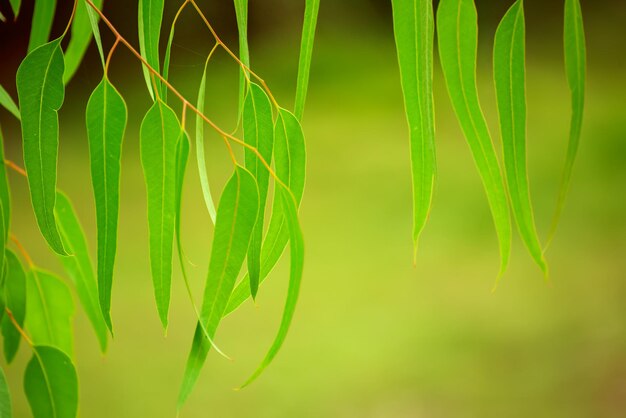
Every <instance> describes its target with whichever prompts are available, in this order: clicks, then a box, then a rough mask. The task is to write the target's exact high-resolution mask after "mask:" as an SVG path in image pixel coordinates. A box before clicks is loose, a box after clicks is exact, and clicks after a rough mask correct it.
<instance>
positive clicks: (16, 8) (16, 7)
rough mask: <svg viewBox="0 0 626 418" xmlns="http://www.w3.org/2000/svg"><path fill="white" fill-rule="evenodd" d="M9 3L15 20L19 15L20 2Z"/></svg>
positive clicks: (12, 1)
mask: <svg viewBox="0 0 626 418" xmlns="http://www.w3.org/2000/svg"><path fill="white" fill-rule="evenodd" d="M9 1H10V3H11V9H13V20H17V16H18V15H19V14H20V7H21V5H22V0H9Z"/></svg>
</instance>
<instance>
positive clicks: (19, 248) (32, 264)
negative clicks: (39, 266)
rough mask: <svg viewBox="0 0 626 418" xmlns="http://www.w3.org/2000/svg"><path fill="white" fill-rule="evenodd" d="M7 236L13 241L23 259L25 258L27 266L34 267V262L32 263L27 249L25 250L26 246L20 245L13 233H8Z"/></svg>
mask: <svg viewBox="0 0 626 418" xmlns="http://www.w3.org/2000/svg"><path fill="white" fill-rule="evenodd" d="M9 238H11V241H13V243H14V244H15V246H16V247H17V249H18V250H19V251H20V253H21V254H22V257H24V260H26V263H27V264H28V267H30V268H31V269H32V268H34V267H35V263H33V259H32V258H30V255H28V251H26V248H24V246H23V245H22V243H21V242H20V240H18V239H17V237H16V236H15V235H13V234H9Z"/></svg>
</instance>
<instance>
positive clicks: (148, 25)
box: [138, 0, 165, 99]
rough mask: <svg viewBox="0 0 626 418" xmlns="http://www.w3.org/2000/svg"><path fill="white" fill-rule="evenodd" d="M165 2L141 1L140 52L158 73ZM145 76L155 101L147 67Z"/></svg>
mask: <svg viewBox="0 0 626 418" xmlns="http://www.w3.org/2000/svg"><path fill="white" fill-rule="evenodd" d="M163 1H164V0H139V20H138V28H139V50H140V51H141V56H142V57H143V58H144V59H145V60H146V61H147V62H148V64H149V65H150V66H151V67H152V68H154V69H155V70H156V71H160V70H159V68H160V66H159V39H160V37H161V23H162V21H163ZM143 75H144V78H145V79H146V84H147V85H148V91H149V92H150V97H152V98H153V99H154V98H155V97H154V92H153V87H152V75H151V74H150V70H149V69H148V67H146V66H145V65H144V66H143ZM154 81H155V84H156V86H157V89H158V93H159V94H161V93H162V92H163V90H162V89H161V82H160V81H159V80H158V79H156V78H155V79H154ZM163 97H165V96H163Z"/></svg>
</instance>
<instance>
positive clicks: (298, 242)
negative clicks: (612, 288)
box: [242, 184, 304, 387]
mask: <svg viewBox="0 0 626 418" xmlns="http://www.w3.org/2000/svg"><path fill="white" fill-rule="evenodd" d="M277 189H278V190H277V192H278V194H279V195H280V199H281V202H282V205H283V213H284V214H285V218H286V219H287V226H288V228H287V229H288V230H289V242H290V251H291V267H290V273H289V289H288V290H287V300H286V302H285V309H284V311H283V318H282V320H281V323H280V328H279V329H278V334H277V335H276V338H275V339H274V342H273V343H272V346H271V347H270V349H269V351H268V352H267V354H266V356H265V358H264V359H263V361H262V362H261V365H260V366H259V367H258V368H257V370H256V371H255V372H254V373H253V374H252V376H251V377H250V378H249V379H248V380H247V381H246V382H245V383H244V384H243V386H242V387H245V386H247V385H249V384H250V383H252V382H253V381H254V380H255V379H256V378H257V377H259V376H260V375H261V373H263V370H265V368H266V367H267V366H268V365H269V364H270V363H271V362H272V360H273V359H274V357H276V354H278V351H279V350H280V348H281V346H282V345H283V342H284V341H285V337H286V336H287V332H288V331H289V326H290V325H291V320H292V319H293V314H294V312H295V309H296V303H297V302H298V295H299V294H300V282H301V281H302V272H303V270H304V239H303V238H302V231H301V230H300V224H299V222H298V205H297V203H296V200H295V198H294V196H293V195H292V194H291V193H290V192H289V190H287V189H285V188H284V187H283V186H281V185H280V184H279V185H278V186H277Z"/></svg>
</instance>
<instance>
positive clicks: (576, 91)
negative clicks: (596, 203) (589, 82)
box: [548, 0, 587, 243]
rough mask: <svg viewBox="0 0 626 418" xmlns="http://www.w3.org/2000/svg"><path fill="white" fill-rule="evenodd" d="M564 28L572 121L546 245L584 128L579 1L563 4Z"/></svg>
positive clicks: (584, 52)
mask: <svg viewBox="0 0 626 418" xmlns="http://www.w3.org/2000/svg"><path fill="white" fill-rule="evenodd" d="M564 20H565V25H564V35H563V40H564V49H565V68H566V70H567V71H566V72H567V82H568V84H569V89H570V94H571V101H572V117H571V121H570V134H569V145H568V147H567V157H566V159H565V167H564V168H563V174H562V176H561V185H560V187H559V196H558V200H557V204H556V210H555V212H554V217H553V219H552V226H551V228H550V234H549V236H548V243H549V242H550V241H551V240H552V238H553V237H554V233H555V232H556V228H557V226H558V223H559V218H560V217H561V212H562V211H563V206H564V205H565V198H566V197H567V191H568V189H569V184H570V181H571V178H572V170H573V168H574V161H575V160H576V154H577V153H578V145H579V143H580V135H581V133H582V127H583V112H584V108H585V79H586V73H587V48H586V46H585V28H584V25H583V15H582V11H581V9H580V1H579V0H565V19H564Z"/></svg>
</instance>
